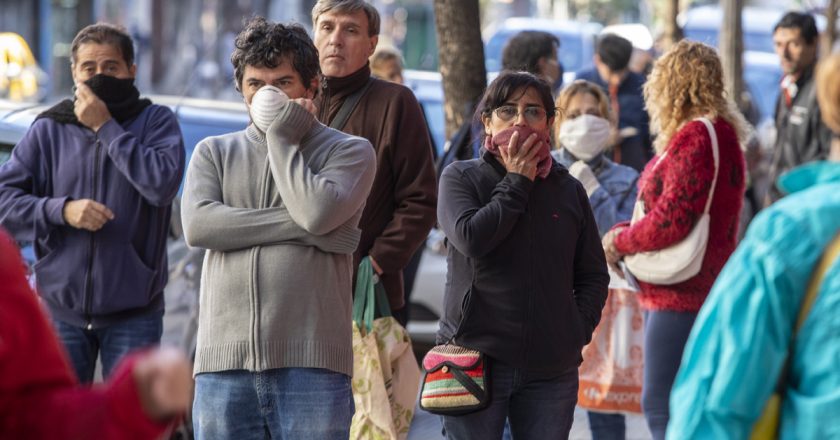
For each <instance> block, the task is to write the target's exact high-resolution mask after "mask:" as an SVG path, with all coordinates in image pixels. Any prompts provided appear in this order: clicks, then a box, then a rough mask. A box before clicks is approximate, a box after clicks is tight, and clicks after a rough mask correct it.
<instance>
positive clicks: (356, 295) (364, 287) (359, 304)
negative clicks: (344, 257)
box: [353, 257, 391, 333]
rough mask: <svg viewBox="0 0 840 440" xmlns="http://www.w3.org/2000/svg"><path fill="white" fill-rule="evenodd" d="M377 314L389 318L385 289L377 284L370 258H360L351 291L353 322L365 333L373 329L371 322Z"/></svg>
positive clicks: (377, 280)
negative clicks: (354, 283)
mask: <svg viewBox="0 0 840 440" xmlns="http://www.w3.org/2000/svg"><path fill="white" fill-rule="evenodd" d="M377 311H378V312H379V316H380V317H389V316H391V308H390V307H389V305H388V298H387V296H386V295H385V289H384V288H383V287H382V285H381V284H380V283H379V277H378V276H377V275H376V274H375V273H374V272H373V265H372V264H371V262H370V257H365V258H362V261H361V262H360V263H359V271H358V273H357V275H356V286H355V288H354V291H353V321H354V322H356V324H358V325H359V326H360V328H363V329H364V331H365V333H367V332H370V330H371V329H372V328H373V320H374V319H375V318H376V317H377V316H376V313H377Z"/></svg>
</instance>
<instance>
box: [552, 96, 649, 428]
mask: <svg viewBox="0 0 840 440" xmlns="http://www.w3.org/2000/svg"><path fill="white" fill-rule="evenodd" d="M609 105H610V104H609V100H608V98H607V95H605V94H604V92H603V91H602V90H601V88H600V87H598V86H597V85H595V84H593V83H590V82H588V81H584V80H576V81H575V82H573V83H571V84H569V85H568V86H566V88H564V89H563V91H562V92H560V96H559V97H557V114H558V116H557V120H556V121H555V139H557V142H558V146H559V147H561V149H559V150H554V151H552V152H551V154H552V155H553V156H554V157H555V158H556V159H557V160H558V162H560V163H561V164H563V165H564V166H565V167H566V168H568V170H569V174H571V175H572V177H574V178H576V179H578V180H579V181H580V182H581V183H582V184H583V187H584V189H586V194H587V196H589V203H590V204H591V205H592V212H593V214H594V215H595V222H596V223H597V224H598V233H599V235H600V236H603V235H604V234H605V233H607V231H609V230H610V228H612V227H613V226H615V225H616V224H617V223H620V222H625V221H628V220H630V217H631V216H632V215H633V204H634V203H635V202H636V183H637V181H638V179H639V173H638V172H636V170H634V169H633V168H630V167H628V166H625V165H620V164H617V163H615V162H613V161H611V160H610V159H609V158H608V157H607V154H606V153H608V152H609V147H610V141H611V140H612V139H613V132H614V130H615V127H614V122H613V121H612V116H611V115H610V111H609ZM609 294H610V295H621V297H620V298H621V299H620V303H621V304H625V305H626V307H631V308H633V310H634V311H635V313H636V314H638V313H639V312H638V308H639V306H638V302H637V301H636V298H635V293H632V292H623V291H622V292H618V291H615V290H613V289H610V293H609ZM607 301H610V299H609V297H608V299H607ZM609 324H610V323H609V317H608V316H602V318H601V322H600V323H599V326H598V327H597V328H596V330H595V332H596V333H598V332H601V331H604V330H603V329H612V328H614V327H612V326H610V325H609ZM615 329H616V330H622V328H620V327H616V328H615ZM613 333H616V332H613ZM626 337H627V335H623V334H615V335H612V334H610V335H606V338H605V339H609V340H611V339H613V338H615V339H618V338H626ZM595 338H596V335H593V339H595ZM591 348H592V345H588V346H587V348H585V349H584V351H583V358H584V362H598V357H597V354H595V353H590V354H589V356H587V350H589V349H591ZM604 348H606V347H601V349H604ZM627 348H628V349H629V348H630V347H629V346H628V347H627ZM587 415H588V416H589V428H590V430H591V432H592V438H593V440H599V439H623V438H624V434H625V429H626V427H625V422H624V414H621V413H604V412H597V411H592V410H590V411H588V412H587Z"/></svg>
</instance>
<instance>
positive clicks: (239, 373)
mask: <svg viewBox="0 0 840 440" xmlns="http://www.w3.org/2000/svg"><path fill="white" fill-rule="evenodd" d="M354 412H355V406H354V403H353V392H352V390H351V389H350V377H348V376H347V375H344V374H341V373H336V372H333V371H329V370H324V369H320V368H280V369H273V370H266V371H261V372H249V371H245V370H232V371H221V372H215V373H201V374H199V375H197V376H196V377H195V401H194V403H193V427H194V429H195V438H196V440H204V439H207V440H224V439H232V440H250V439H266V438H271V439H284V440H298V439H300V440H347V439H348V438H349V437H350V421H351V420H352V418H353V413H354Z"/></svg>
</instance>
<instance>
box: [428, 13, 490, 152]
mask: <svg viewBox="0 0 840 440" xmlns="http://www.w3.org/2000/svg"><path fill="white" fill-rule="evenodd" d="M435 28H436V30H437V41H438V50H439V54H440V73H441V76H442V78H443V79H442V81H443V96H444V105H443V108H444V114H445V116H446V137H447V139H448V138H449V137H450V136H452V134H453V133H455V131H457V130H458V127H460V126H461V125H462V124H463V123H464V121H466V120H468V119H469V117H470V115H471V114H472V113H471V112H472V109H473V107H474V106H475V105H476V104H477V103H478V100H479V99H480V98H481V94H482V93H484V88H485V87H486V86H487V71H486V70H485V68H484V45H483V43H482V42H481V24H480V18H479V15H478V0H435Z"/></svg>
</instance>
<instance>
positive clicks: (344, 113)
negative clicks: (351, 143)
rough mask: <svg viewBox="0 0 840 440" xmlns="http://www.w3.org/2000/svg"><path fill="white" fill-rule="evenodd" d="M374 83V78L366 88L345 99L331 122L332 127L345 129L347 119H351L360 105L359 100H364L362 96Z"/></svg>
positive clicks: (369, 80) (370, 78)
mask: <svg viewBox="0 0 840 440" xmlns="http://www.w3.org/2000/svg"><path fill="white" fill-rule="evenodd" d="M373 81H374V79H373V77H369V78H368V80H367V82H366V83H365V85H364V86H362V87H361V88H359V89H358V90H356V91H355V92H353V93H351V94H350V95H348V96H347V98H345V99H344V102H342V103H341V108H340V109H338V113H336V115H335V118H333V120H332V122H330V127H332V128H334V129H336V130H341V129H343V128H344V124H345V123H347V118H349V117H350V114H351V113H353V110H355V109H356V105H358V104H359V100H360V99H362V95H364V94H365V92H367V90H368V89H369V88H370V85H371V84H373Z"/></svg>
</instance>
